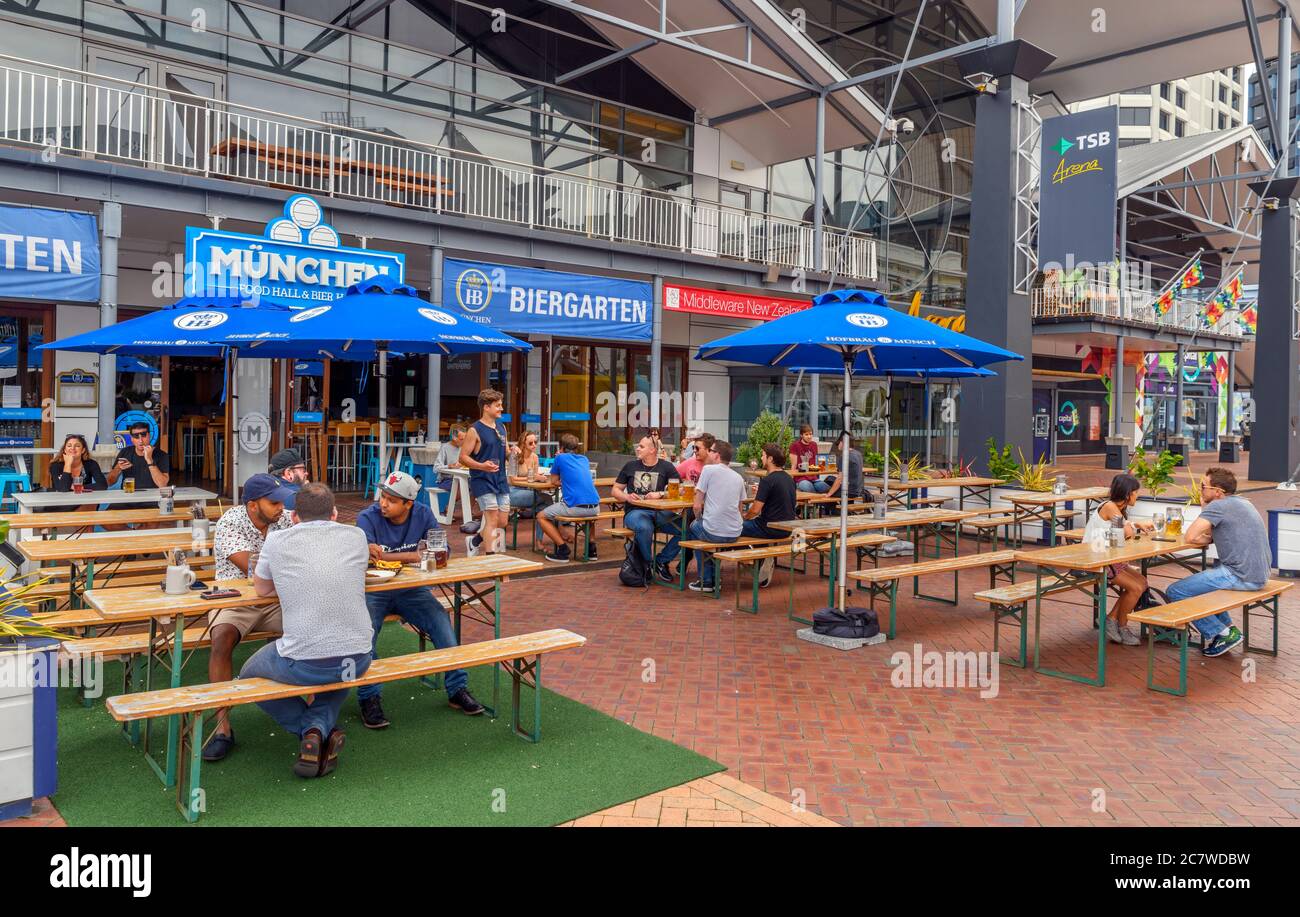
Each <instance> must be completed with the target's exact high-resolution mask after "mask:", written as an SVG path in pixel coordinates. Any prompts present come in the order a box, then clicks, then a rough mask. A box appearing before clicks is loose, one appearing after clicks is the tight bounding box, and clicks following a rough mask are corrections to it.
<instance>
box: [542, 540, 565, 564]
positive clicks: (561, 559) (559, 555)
mask: <svg viewBox="0 0 1300 917" xmlns="http://www.w3.org/2000/svg"><path fill="white" fill-rule="evenodd" d="M546 559H547V560H549V561H550V562H551V563H553V564H567V563H568V562H569V546H568V545H567V544H562V545H560V546H559V547H558V548H556V549H555V550H554V551H551V552H550V553H549V554H547V555H546Z"/></svg>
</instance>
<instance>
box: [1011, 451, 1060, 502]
mask: <svg viewBox="0 0 1300 917" xmlns="http://www.w3.org/2000/svg"><path fill="white" fill-rule="evenodd" d="M1050 470H1051V468H1050V466H1049V465H1048V464H1047V456H1043V457H1042V458H1041V459H1039V460H1038V461H1037V462H1030V461H1029V460H1027V459H1026V458H1025V453H1024V452H1023V451H1022V452H1021V453H1020V461H1019V462H1017V463H1016V471H1015V481H1016V483H1017V484H1018V485H1019V486H1020V489H1021V490H1030V491H1035V492H1038V493H1045V492H1047V491H1049V490H1051V489H1052V485H1053V484H1055V483H1056V475H1052V476H1050V477H1049V476H1048V474H1047V472H1048V471H1050Z"/></svg>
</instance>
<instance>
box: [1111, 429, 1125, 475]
mask: <svg viewBox="0 0 1300 917" xmlns="http://www.w3.org/2000/svg"><path fill="white" fill-rule="evenodd" d="M1106 468H1107V469H1112V470H1115V471H1123V470H1125V469H1126V468H1128V437H1127V436H1107V437H1106Z"/></svg>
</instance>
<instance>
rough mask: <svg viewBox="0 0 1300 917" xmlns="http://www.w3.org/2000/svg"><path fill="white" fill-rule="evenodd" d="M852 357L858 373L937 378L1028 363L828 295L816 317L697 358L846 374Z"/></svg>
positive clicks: (862, 296)
mask: <svg viewBox="0 0 1300 917" xmlns="http://www.w3.org/2000/svg"><path fill="white" fill-rule="evenodd" d="M846 356H847V357H851V358H852V368H853V371H854V372H855V373H858V372H861V373H863V374H866V373H868V372H870V373H874V374H882V375H883V374H888V373H892V372H899V373H902V372H912V373H916V372H922V373H923V372H925V371H927V370H928V371H929V372H930V373H931V375H938V374H939V373H940V372H941V371H943V370H945V369H968V368H972V367H979V366H985V365H987V364H989V363H999V362H1002V361H1004V360H1021V359H1024V358H1023V357H1022V356H1020V355H1019V354H1016V353H1012V352H1011V351H1009V350H1003V349H1002V348H1001V347H997V346H994V345H993V344H986V343H985V342H983V341H981V340H978V339H976V338H973V337H969V336H968V335H965V334H959V333H958V332H956V331H951V330H949V329H947V328H941V327H940V326H938V325H936V324H934V323H933V322H927V321H926V320H925V319H923V318H918V317H915V316H911V315H905V314H903V313H902V312H897V311H895V310H893V309H890V308H889V306H888V305H887V304H886V303H885V298H884V297H883V296H881V295H880V294H879V293H875V292H871V291H868V290H836V291H835V292H833V293H823V294H822V295H821V296H818V297H817V298H816V299H814V300H813V308H811V309H804V310H802V311H799V312H792V313H790V314H789V315H783V316H781V317H780V318H777V319H773V320H772V321H770V322H765V323H763V324H761V325H758V326H756V327H754V328H749V329H746V330H745V331H739V332H737V333H736V334H729V335H727V336H726V337H723V338H718V339H717V340H715V341H710V342H708V343H707V344H702V345H701V346H700V349H699V353H697V354H696V356H695V358H696V359H697V360H734V361H736V362H739V363H756V364H759V365H762V366H784V367H796V368H797V367H804V368H807V369H819V370H820V369H823V368H824V369H826V370H827V371H831V372H842V371H843V370H844V360H845V357H846Z"/></svg>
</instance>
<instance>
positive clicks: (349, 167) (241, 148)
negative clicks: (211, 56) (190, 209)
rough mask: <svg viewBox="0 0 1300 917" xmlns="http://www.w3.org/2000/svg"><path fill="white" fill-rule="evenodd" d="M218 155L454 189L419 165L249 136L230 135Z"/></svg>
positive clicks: (401, 186) (320, 173)
mask: <svg viewBox="0 0 1300 917" xmlns="http://www.w3.org/2000/svg"><path fill="white" fill-rule="evenodd" d="M212 153H213V155H215V156H226V157H232V156H237V155H239V154H241V153H243V154H247V155H251V156H256V157H257V158H258V159H260V160H262V161H263V162H265V163H266V164H267V165H268V166H270V167H271V168H273V169H278V170H279V171H282V172H297V173H299V174H302V175H314V176H317V177H318V178H328V177H331V176H333V177H335V178H336V179H343V178H345V177H346V176H347V174H348V173H351V172H359V173H370V174H371V175H373V176H374V177H375V180H376V181H377V182H379V183H380V184H383V185H386V186H389V187H393V188H396V189H398V190H418V191H424V192H427V193H429V194H441V195H443V196H445V197H451V196H452V194H453V192H452V190H451V188H450V187H449V186H448V185H447V182H446V180H445V179H440V178H438V177H437V176H436V175H430V174H429V173H427V172H421V171H418V170H416V169H404V168H402V167H400V166H390V165H385V164H383V163H378V162H370V161H368V160H364V159H351V158H349V157H346V156H334V155H332V154H330V153H328V152H323V153H318V152H316V151H314V150H305V149H300V148H297V147H288V146H276V145H274V144H270V143H262V142H260V141H257V140H252V139H250V138H246V137H230V138H227V139H225V140H222V141H220V142H219V143H216V144H214V145H213V147H212Z"/></svg>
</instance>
